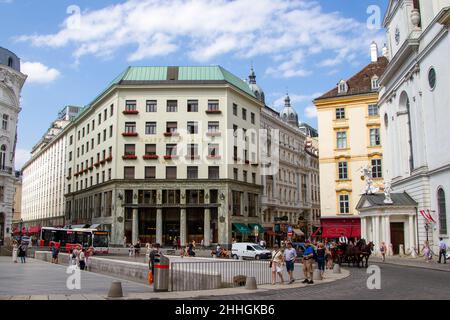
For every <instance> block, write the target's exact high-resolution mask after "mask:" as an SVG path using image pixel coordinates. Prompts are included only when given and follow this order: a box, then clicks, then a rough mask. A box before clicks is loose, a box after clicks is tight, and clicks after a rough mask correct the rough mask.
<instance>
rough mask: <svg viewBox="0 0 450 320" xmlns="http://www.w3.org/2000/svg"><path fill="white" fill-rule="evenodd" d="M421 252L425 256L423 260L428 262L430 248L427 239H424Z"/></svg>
mask: <svg viewBox="0 0 450 320" xmlns="http://www.w3.org/2000/svg"><path fill="white" fill-rule="evenodd" d="M422 252H423V257H424V258H425V261H426V262H430V261H431V249H430V245H429V243H428V241H425V244H424V245H423V249H422Z"/></svg>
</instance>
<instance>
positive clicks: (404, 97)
mask: <svg viewBox="0 0 450 320" xmlns="http://www.w3.org/2000/svg"><path fill="white" fill-rule="evenodd" d="M410 109H411V107H410V102H409V97H408V94H407V93H406V92H405V91H403V92H402V94H401V95H400V110H401V111H402V110H405V111H406V114H407V117H408V120H407V121H408V123H407V124H408V144H409V169H410V172H412V171H413V170H414V152H413V151H414V150H413V145H412V128H411V111H410Z"/></svg>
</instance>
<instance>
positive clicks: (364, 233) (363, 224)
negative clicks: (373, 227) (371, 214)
mask: <svg viewBox="0 0 450 320" xmlns="http://www.w3.org/2000/svg"><path fill="white" fill-rule="evenodd" d="M361 238H362V239H366V240H367V218H366V217H361Z"/></svg>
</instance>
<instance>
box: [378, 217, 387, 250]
mask: <svg viewBox="0 0 450 320" xmlns="http://www.w3.org/2000/svg"><path fill="white" fill-rule="evenodd" d="M380 227H381V232H380V233H379V234H380V239H379V240H378V242H379V244H380V245H381V242H383V241H384V240H385V238H386V217H385V216H381V217H380Z"/></svg>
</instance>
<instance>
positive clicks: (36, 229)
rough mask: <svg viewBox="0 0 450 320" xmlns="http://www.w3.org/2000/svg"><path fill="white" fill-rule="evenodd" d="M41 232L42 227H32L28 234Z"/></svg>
mask: <svg viewBox="0 0 450 320" xmlns="http://www.w3.org/2000/svg"><path fill="white" fill-rule="evenodd" d="M39 232H41V227H30V228H29V229H28V233H39Z"/></svg>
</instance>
